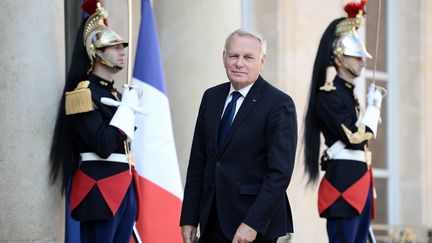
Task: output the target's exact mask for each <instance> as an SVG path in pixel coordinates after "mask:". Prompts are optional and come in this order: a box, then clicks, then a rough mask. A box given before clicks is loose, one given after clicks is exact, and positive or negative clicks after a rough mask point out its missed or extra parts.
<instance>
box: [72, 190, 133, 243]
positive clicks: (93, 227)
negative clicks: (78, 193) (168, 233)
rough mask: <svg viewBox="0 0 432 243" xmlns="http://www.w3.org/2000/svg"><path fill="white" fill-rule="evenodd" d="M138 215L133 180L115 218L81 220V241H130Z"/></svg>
mask: <svg viewBox="0 0 432 243" xmlns="http://www.w3.org/2000/svg"><path fill="white" fill-rule="evenodd" d="M136 215H137V202H136V197H135V186H134V183H133V182H132V183H131V185H130V186H129V190H128V191H127V193H126V195H125V197H124V199H123V201H122V203H121V205H120V207H119V209H118V211H117V213H116V214H115V215H114V217H113V218H111V219H109V220H91V221H84V222H81V225H80V230H81V243H108V242H112V243H124V242H129V241H130V239H131V236H132V229H133V224H134V222H135V219H136Z"/></svg>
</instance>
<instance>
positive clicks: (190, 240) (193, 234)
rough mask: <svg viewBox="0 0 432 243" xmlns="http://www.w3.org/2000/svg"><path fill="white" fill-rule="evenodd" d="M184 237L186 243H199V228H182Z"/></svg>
mask: <svg viewBox="0 0 432 243" xmlns="http://www.w3.org/2000/svg"><path fill="white" fill-rule="evenodd" d="M182 237H183V242H184V243H196V242H198V237H197V227H196V226H193V225H183V226H182Z"/></svg>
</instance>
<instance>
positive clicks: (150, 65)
mask: <svg viewBox="0 0 432 243" xmlns="http://www.w3.org/2000/svg"><path fill="white" fill-rule="evenodd" d="M133 77H134V78H136V79H139V80H141V81H143V82H145V83H147V84H149V85H151V86H153V87H154V88H156V89H158V90H159V91H161V92H162V93H164V94H166V87H165V77H164V72H163V68H162V59H161V55H160V51H159V43H158V37H157V32H156V25H155V21H154V16H153V11H152V9H151V6H150V2H149V0H143V1H142V6H141V23H140V31H139V36H138V43H137V50H136V55H135V66H134V72H133Z"/></svg>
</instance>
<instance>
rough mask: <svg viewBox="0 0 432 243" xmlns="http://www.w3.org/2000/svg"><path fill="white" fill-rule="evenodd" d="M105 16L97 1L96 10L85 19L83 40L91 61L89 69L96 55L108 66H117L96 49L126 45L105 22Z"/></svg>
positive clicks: (106, 13) (106, 14)
mask: <svg viewBox="0 0 432 243" xmlns="http://www.w3.org/2000/svg"><path fill="white" fill-rule="evenodd" d="M107 17H108V12H107V11H106V10H105V9H104V8H103V7H102V5H101V4H100V3H99V2H98V3H97V9H96V12H95V13H94V14H92V15H91V16H90V17H89V18H88V19H87V21H86V23H85V25H84V33H83V42H84V46H85V47H86V51H87V55H88V56H89V58H90V62H91V66H90V70H89V71H91V70H92V69H93V66H94V62H95V58H96V57H98V58H99V59H100V60H101V62H102V63H103V64H104V65H106V66H108V67H111V68H119V67H117V66H116V65H115V64H114V63H112V62H111V61H109V60H107V59H105V58H104V57H102V56H101V55H99V54H98V53H97V52H96V50H97V49H100V48H104V47H108V46H114V45H117V44H123V46H124V47H127V46H128V43H127V42H126V41H124V40H123V38H121V37H120V36H119V35H118V34H117V33H116V32H115V31H114V30H112V29H111V28H109V27H108V26H107V25H106V24H105V21H106V19H107Z"/></svg>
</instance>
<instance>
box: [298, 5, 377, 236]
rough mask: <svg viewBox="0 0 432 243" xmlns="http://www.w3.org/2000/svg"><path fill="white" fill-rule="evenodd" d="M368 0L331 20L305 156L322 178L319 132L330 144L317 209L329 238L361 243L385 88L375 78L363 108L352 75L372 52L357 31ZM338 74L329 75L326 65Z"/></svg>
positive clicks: (314, 87)
mask: <svg viewBox="0 0 432 243" xmlns="http://www.w3.org/2000/svg"><path fill="white" fill-rule="evenodd" d="M365 4H366V1H361V2H360V3H349V4H347V5H346V6H345V11H346V12H347V13H348V17H347V18H339V19H336V20H334V21H333V22H331V23H330V25H329V26H328V27H327V29H326V30H325V32H324V35H323V36H322V38H321V41H320V44H319V49H318V52H317V56H316V59H315V64H314V69H313V75H312V82H311V87H310V97H309V104H308V109H307V113H306V118H305V129H304V142H305V147H304V148H305V149H304V156H305V170H306V172H307V174H308V176H309V182H311V183H314V182H316V181H317V180H318V178H319V157H320V146H321V141H320V133H322V134H323V136H324V139H325V145H326V147H327V148H326V149H325V150H324V152H323V153H322V156H321V169H322V170H324V171H325V174H324V177H323V178H322V180H321V183H320V185H319V192H318V210H319V214H320V216H321V217H323V218H326V219H327V233H328V238H329V242H330V243H339V242H341V243H342V242H343V243H354V242H355V243H363V242H366V240H367V236H368V233H369V228H370V223H371V219H372V217H373V177H372V171H371V162H372V157H371V152H370V151H369V148H368V142H369V140H370V139H372V138H374V137H376V135H377V125H378V121H379V119H380V107H381V101H382V97H383V93H382V92H383V89H382V88H381V87H378V86H375V85H374V84H371V85H370V86H369V88H368V93H367V102H366V103H367V105H366V109H365V110H364V112H362V109H361V108H360V106H359V103H358V100H357V96H356V94H355V92H354V87H355V83H354V80H355V79H356V78H357V77H359V76H360V74H361V71H362V70H363V69H364V67H365V66H366V58H371V55H370V54H369V53H368V52H367V51H366V48H365V46H364V44H363V42H362V41H361V39H360V38H359V36H358V33H357V29H358V28H359V27H360V25H361V23H362V18H363V15H364V14H365V11H364V6H365ZM332 68H334V69H335V71H336V73H337V75H336V76H335V77H334V79H332V77H327V73H329V72H328V69H332Z"/></svg>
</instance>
